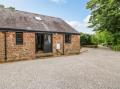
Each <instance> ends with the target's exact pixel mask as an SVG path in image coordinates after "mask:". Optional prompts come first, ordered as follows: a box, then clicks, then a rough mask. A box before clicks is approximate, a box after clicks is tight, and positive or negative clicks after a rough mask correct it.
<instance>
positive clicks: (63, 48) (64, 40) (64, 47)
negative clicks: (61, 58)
mask: <svg viewBox="0 0 120 89" xmlns="http://www.w3.org/2000/svg"><path fill="white" fill-rule="evenodd" d="M64 42H65V38H64V34H63V55H64V54H65V51H64V48H65V46H64Z"/></svg>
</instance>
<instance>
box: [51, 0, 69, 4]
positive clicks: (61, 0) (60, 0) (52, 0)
mask: <svg viewBox="0 0 120 89" xmlns="http://www.w3.org/2000/svg"><path fill="white" fill-rule="evenodd" d="M50 1H51V2H55V3H66V2H67V1H66V0H50Z"/></svg>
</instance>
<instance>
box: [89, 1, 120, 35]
mask: <svg viewBox="0 0 120 89" xmlns="http://www.w3.org/2000/svg"><path fill="white" fill-rule="evenodd" d="M87 9H90V10H92V13H91V18H90V21H89V22H90V23H92V25H91V26H90V27H94V30H95V31H98V30H100V31H103V30H104V29H106V30H107V31H110V32H112V33H116V32H120V1H119V0H90V1H89V2H88V3H87Z"/></svg>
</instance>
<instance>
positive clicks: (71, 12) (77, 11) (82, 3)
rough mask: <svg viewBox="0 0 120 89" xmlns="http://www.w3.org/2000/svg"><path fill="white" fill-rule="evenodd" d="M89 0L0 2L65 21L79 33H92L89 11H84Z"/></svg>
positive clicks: (9, 0) (7, 5) (6, 0)
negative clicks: (89, 26)
mask: <svg viewBox="0 0 120 89" xmlns="http://www.w3.org/2000/svg"><path fill="white" fill-rule="evenodd" d="M88 1H89V0H0V4H2V5H5V7H9V6H12V7H15V8H16V9H17V10H22V11H28V12H33V13H38V14H43V15H48V16H54V17H59V18H62V19H63V20H65V21H66V22H67V23H68V24H70V25H71V26H72V27H73V28H75V29H76V30H77V31H79V32H84V33H89V34H91V33H93V31H92V29H90V28H88V25H89V24H88V21H89V17H90V11H89V10H87V9H86V3H87V2H88Z"/></svg>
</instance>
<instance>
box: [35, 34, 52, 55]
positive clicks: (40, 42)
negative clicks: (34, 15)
mask: <svg viewBox="0 0 120 89" xmlns="http://www.w3.org/2000/svg"><path fill="white" fill-rule="evenodd" d="M38 51H42V52H45V53H49V52H52V34H45V33H36V52H38Z"/></svg>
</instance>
